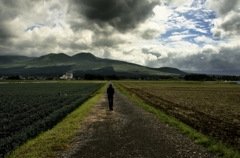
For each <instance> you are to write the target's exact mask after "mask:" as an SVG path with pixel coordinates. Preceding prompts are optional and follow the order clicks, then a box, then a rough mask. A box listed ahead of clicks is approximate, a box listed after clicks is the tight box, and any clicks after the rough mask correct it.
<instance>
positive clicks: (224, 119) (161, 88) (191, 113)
mask: <svg viewBox="0 0 240 158" xmlns="http://www.w3.org/2000/svg"><path fill="white" fill-rule="evenodd" d="M119 84H120V85H121V86H122V87H124V88H125V89H126V90H127V91H128V92H130V94H131V95H134V96H136V97H137V98H140V99H141V100H142V101H144V102H145V103H147V104H148V105H151V106H154V107H155V108H157V109H160V110H161V111H163V112H165V113H167V114H169V115H171V116H174V117H175V118H177V119H178V120H180V121H182V122H184V123H185V124H187V125H189V126H191V127H193V128H195V129H197V130H198V131H200V132H202V133H203V134H205V135H210V136H212V137H215V138H217V139H218V140H221V141H223V142H225V143H227V144H229V145H231V146H233V147H234V148H236V149H237V150H240V85H237V84H230V83H216V82H119Z"/></svg>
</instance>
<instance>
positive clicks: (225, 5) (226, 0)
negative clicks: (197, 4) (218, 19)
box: [215, 0, 239, 15]
mask: <svg viewBox="0 0 240 158" xmlns="http://www.w3.org/2000/svg"><path fill="white" fill-rule="evenodd" d="M216 2H217V3H218V5H219V6H215V7H216V9H217V10H218V14H220V15H226V14H227V13H228V12H230V11H232V10H233V8H235V7H237V5H238V4H239V0H223V1H221V3H220V2H218V0H217V1H216Z"/></svg>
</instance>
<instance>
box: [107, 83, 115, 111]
mask: <svg viewBox="0 0 240 158" xmlns="http://www.w3.org/2000/svg"><path fill="white" fill-rule="evenodd" d="M107 94H108V103H109V109H110V110H113V96H114V88H113V87H112V83H111V82H110V83H109V87H108V89H107Z"/></svg>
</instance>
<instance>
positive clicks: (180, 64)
mask: <svg viewBox="0 0 240 158" xmlns="http://www.w3.org/2000/svg"><path fill="white" fill-rule="evenodd" d="M169 54H170V53H169ZM239 60H240V51H239V47H236V48H234V49H229V48H221V50H220V51H219V53H214V50H212V52H211V50H210V49H209V50H208V51H207V52H206V51H205V53H198V54H193V55H188V56H185V57H177V58H172V55H169V56H168V57H166V58H162V59H158V62H159V63H162V65H164V64H167V65H168V66H172V67H176V68H180V69H185V70H187V69H188V70H190V69H197V70H199V69H202V70H229V69H231V70H240V68H239Z"/></svg>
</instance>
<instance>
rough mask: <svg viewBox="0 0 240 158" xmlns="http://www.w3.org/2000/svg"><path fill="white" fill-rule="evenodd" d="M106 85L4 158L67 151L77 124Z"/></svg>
mask: <svg viewBox="0 0 240 158" xmlns="http://www.w3.org/2000/svg"><path fill="white" fill-rule="evenodd" d="M106 85H107V84H105V85H104V86H102V87H101V88H100V89H99V90H97V91H96V92H95V93H94V94H92V95H91V96H90V97H91V98H90V99H88V100H87V101H85V102H84V103H83V104H82V105H81V106H79V107H78V108H77V109H76V110H75V111H73V112H72V113H70V114H69V115H67V116H66V118H64V119H63V120H62V121H61V122H60V123H58V124H57V125H56V126H55V127H53V128H52V129H51V130H48V131H46V132H44V133H42V134H40V135H39V136H38V137H36V138H34V139H31V140H29V141H28V142H27V143H25V144H23V145H21V146H20V147H19V148H17V149H16V150H14V151H12V152H11V153H8V154H7V155H6V156H5V158H18V157H23V158H24V157H28V158H29V157H32V158H33V157H34V158H38V157H55V156H56V154H57V152H58V151H64V150H69V149H68V148H69V147H68V143H69V142H70V140H72V139H73V138H74V137H75V136H76V135H77V133H78V131H79V128H80V126H79V122H80V121H82V120H83V119H84V118H85V117H86V116H87V115H88V113H89V112H90V110H91V108H92V107H93V106H94V105H95V104H96V103H97V101H98V100H100V98H101V97H102V95H103V94H104V91H105V90H106Z"/></svg>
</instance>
